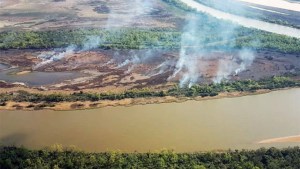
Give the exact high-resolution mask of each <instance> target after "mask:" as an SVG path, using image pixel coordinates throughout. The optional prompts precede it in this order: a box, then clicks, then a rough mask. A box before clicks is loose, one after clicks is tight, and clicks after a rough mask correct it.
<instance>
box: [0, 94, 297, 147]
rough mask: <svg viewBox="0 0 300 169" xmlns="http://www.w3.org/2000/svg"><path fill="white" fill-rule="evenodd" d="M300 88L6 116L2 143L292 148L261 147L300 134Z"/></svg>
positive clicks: (0, 126) (0, 129) (0, 118)
mask: <svg viewBox="0 0 300 169" xmlns="http://www.w3.org/2000/svg"><path fill="white" fill-rule="evenodd" d="M299 98H300V89H291V90H282V91H277V92H272V93H268V94H263V95H255V96H246V97H239V98H227V99H217V100H208V101H188V102H184V103H170V104H156V105H141V106H132V107H107V108H102V109H96V110H85V111H57V112H55V111H32V112H23V111H0V144H2V145H12V144H14V145H24V146H26V147H30V148H42V147H45V146H49V145H53V144H56V143H58V144H62V145H65V146H69V145H75V146H76V147H78V148H79V149H82V150H86V151H97V152H102V151H107V150H116V149H119V150H122V151H126V152H132V151H135V150H137V151H140V152H145V151H149V150H150V151H154V150H161V149H162V148H168V149H175V150H176V151H178V152H193V151H206V150H216V149H229V148H231V149H243V148H245V149H254V148H259V147H262V146H266V147H269V146H276V147H288V146H295V145H300V143H274V144H258V142H259V141H261V140H265V139H269V138H277V137H285V136H293V135H299V134H300V125H299V124H300V104H299Z"/></svg>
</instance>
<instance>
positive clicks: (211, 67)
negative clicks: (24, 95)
mask: <svg viewBox="0 0 300 169" xmlns="http://www.w3.org/2000/svg"><path fill="white" fill-rule="evenodd" d="M44 52H48V51H41V50H7V51H0V54H1V57H0V62H1V63H6V64H9V65H11V66H17V67H19V68H20V71H21V72H22V71H38V72H66V71H76V72H82V73H83V74H84V75H83V76H82V77H79V78H76V79H73V80H65V81H61V82H59V83H56V84H51V85H50V84H49V85H46V86H43V88H47V89H50V90H51V89H52V90H71V91H73V90H86V89H99V90H100V89H101V90H105V91H107V90H110V89H116V88H117V89H130V88H145V87H149V88H168V87H169V86H170V85H173V84H175V83H178V82H179V81H180V79H182V78H184V76H185V71H186V70H185V69H182V70H181V71H180V72H179V73H177V74H175V75H174V72H175V71H176V64H177V62H178V59H179V51H178V50H92V51H85V52H77V53H74V54H70V55H66V56H65V57H64V58H63V59H61V60H56V61H53V62H50V63H47V64H45V65H42V66H39V67H35V66H36V65H38V64H39V63H40V62H42V60H41V59H40V58H39V57H38V56H39V55H40V54H42V53H44ZM253 54H254V56H255V59H254V61H253V63H252V64H251V66H248V67H246V68H245V70H243V71H241V72H239V73H238V74H236V72H235V71H234V70H235V69H236V68H237V65H239V64H240V63H239V62H241V61H240V60H239V58H238V52H224V51H211V52H208V53H205V54H201V55H203V57H197V59H196V60H193V62H194V63H195V65H196V72H195V73H197V74H199V78H198V81H197V83H210V82H212V81H213V80H214V79H215V78H216V77H217V76H219V75H218V72H219V70H220V69H221V67H224V65H225V66H228V65H230V66H231V69H232V70H228V71H227V72H228V75H226V79H227V80H244V79H254V80H258V79H261V78H266V77H271V76H274V75H284V74H286V73H294V74H297V73H299V71H300V57H299V55H297V54H284V53H279V52H275V51H266V50H262V51H257V52H254V53H253ZM222 71H224V70H222ZM27 73H28V72H27ZM18 76H22V73H21V74H20V75H18ZM8 86H10V85H7V87H8Z"/></svg>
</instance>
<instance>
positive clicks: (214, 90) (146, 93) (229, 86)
mask: <svg viewBox="0 0 300 169" xmlns="http://www.w3.org/2000/svg"><path fill="white" fill-rule="evenodd" d="M285 87H300V82H299V81H295V80H291V79H290V78H288V77H273V78H269V79H264V80H260V81H253V80H245V81H234V82H222V83H219V84H201V85H194V86H192V87H190V88H188V87H186V88H180V87H178V86H175V87H173V88H171V89H169V90H167V91H153V90H150V89H133V90H128V91H125V92H121V93H85V92H74V93H73V94H69V95H65V94H48V95H44V94H35V93H29V92H26V91H18V92H15V93H0V103H1V105H5V103H6V102H7V101H14V102H31V103H47V104H45V105H44V106H45V107H48V106H49V104H53V103H57V102H76V101H82V102H83V101H92V102H96V101H101V100H122V99H126V98H145V97H164V96H175V97H197V96H201V97H208V96H212V97H213V96H217V95H218V94H219V93H221V92H235V91H238V92H255V91H256V90H259V89H278V88H285ZM52 106H53V105H52Z"/></svg>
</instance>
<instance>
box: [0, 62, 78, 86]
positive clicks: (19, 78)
mask: <svg viewBox="0 0 300 169" xmlns="http://www.w3.org/2000/svg"><path fill="white" fill-rule="evenodd" d="M19 71H20V70H19V69H18V68H13V69H11V68H9V66H8V65H5V64H0V80H4V81H6V82H9V83H14V82H21V83H25V84H26V85H28V86H42V85H49V84H55V83H59V82H63V81H65V80H70V79H74V78H77V77H80V76H82V73H80V72H75V71H74V72H37V71H35V72H30V73H26V74H22V75H18V74H16V73H17V72H19Z"/></svg>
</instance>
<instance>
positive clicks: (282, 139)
mask: <svg viewBox="0 0 300 169" xmlns="http://www.w3.org/2000/svg"><path fill="white" fill-rule="evenodd" d="M296 142H300V135H298V136H289V137H280V138H273V139H267V140H262V141H260V142H258V144H271V143H296Z"/></svg>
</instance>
